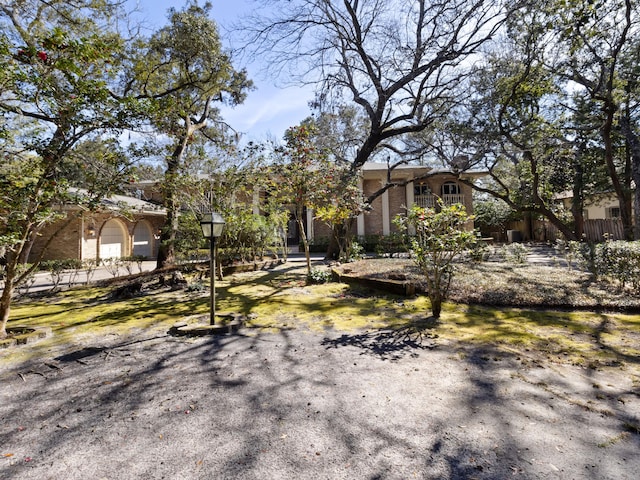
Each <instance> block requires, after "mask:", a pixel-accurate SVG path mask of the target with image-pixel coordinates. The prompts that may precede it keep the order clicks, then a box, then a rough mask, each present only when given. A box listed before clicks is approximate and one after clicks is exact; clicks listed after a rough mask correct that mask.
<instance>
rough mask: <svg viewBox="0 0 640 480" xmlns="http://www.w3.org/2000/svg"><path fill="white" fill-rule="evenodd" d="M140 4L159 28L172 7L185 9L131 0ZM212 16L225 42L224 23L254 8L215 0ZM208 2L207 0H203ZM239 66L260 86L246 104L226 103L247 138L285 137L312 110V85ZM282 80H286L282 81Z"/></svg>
mask: <svg viewBox="0 0 640 480" xmlns="http://www.w3.org/2000/svg"><path fill="white" fill-rule="evenodd" d="M129 2H130V4H132V5H134V4H136V3H137V4H138V9H139V10H140V14H139V18H140V19H142V20H144V21H145V23H147V24H149V25H150V26H152V27H154V28H157V27H161V26H163V25H165V24H166V22H167V10H168V9H169V8H171V7H175V8H177V9H181V8H182V7H183V6H184V5H185V3H186V2H185V1H184V0H129ZM211 3H212V5H213V8H212V17H213V19H214V20H215V21H216V23H218V25H219V26H220V32H221V36H222V42H223V44H225V45H227V46H228V42H226V41H225V38H224V27H225V25H230V24H231V23H232V22H234V21H237V20H238V19H239V17H240V16H241V15H242V14H243V13H248V12H250V11H251V2H250V0H211ZM200 4H204V0H201V1H200ZM234 66H235V67H236V68H243V67H244V68H246V69H247V71H248V72H249V78H251V80H253V82H254V84H255V86H256V89H255V90H253V91H251V92H249V95H248V96H247V99H246V100H245V102H244V104H242V105H239V106H237V107H234V108H227V107H223V108H222V109H221V110H222V113H223V116H224V119H225V121H226V122H227V123H228V124H229V125H231V126H232V127H233V128H234V129H235V130H237V131H239V132H242V133H243V134H244V135H243V139H244V140H254V141H260V140H264V139H266V138H267V137H268V136H273V137H275V138H276V139H278V140H281V139H282V135H283V133H284V131H285V130H286V129H287V128H288V127H290V126H293V125H297V124H298V123H300V121H301V120H303V119H304V118H305V117H307V116H309V114H310V113H311V112H310V110H309V107H308V106H307V104H308V102H309V100H311V99H312V98H313V94H312V92H311V90H310V89H308V88H307V89H302V88H300V87H288V88H280V87H278V86H277V84H278V83H279V82H278V81H277V80H276V79H267V78H265V76H264V74H263V73H262V72H261V71H260V65H256V64H249V65H246V64H243V63H238V62H235V63H234ZM280 83H282V82H280Z"/></svg>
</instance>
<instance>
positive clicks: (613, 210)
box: [606, 207, 620, 218]
mask: <svg viewBox="0 0 640 480" xmlns="http://www.w3.org/2000/svg"><path fill="white" fill-rule="evenodd" d="M606 217H607V218H620V207H609V208H607V210H606Z"/></svg>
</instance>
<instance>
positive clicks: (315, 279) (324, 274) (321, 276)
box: [307, 268, 331, 285]
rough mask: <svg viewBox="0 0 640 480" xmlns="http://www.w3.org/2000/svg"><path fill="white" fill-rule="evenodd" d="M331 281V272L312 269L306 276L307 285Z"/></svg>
mask: <svg viewBox="0 0 640 480" xmlns="http://www.w3.org/2000/svg"><path fill="white" fill-rule="evenodd" d="M330 281H331V272H330V271H329V270H324V269H320V268H312V269H311V271H310V272H309V273H308V274H307V283H308V284H310V285H313V284H318V283H328V282H330Z"/></svg>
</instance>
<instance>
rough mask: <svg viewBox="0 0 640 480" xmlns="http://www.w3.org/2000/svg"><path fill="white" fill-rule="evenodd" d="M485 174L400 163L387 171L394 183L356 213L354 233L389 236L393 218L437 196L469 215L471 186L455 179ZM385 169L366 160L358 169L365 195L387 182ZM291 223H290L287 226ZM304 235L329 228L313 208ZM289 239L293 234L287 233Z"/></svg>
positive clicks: (318, 233) (432, 202)
mask: <svg viewBox="0 0 640 480" xmlns="http://www.w3.org/2000/svg"><path fill="white" fill-rule="evenodd" d="M485 175H486V173H484V172H478V171H469V172H463V173H454V172H452V171H451V170H437V169H433V168H431V167H427V166H423V165H400V166H398V167H396V168H394V169H393V170H392V172H391V176H390V180H391V182H393V183H395V184H397V186H394V187H391V188H389V189H388V190H386V191H385V192H384V193H382V195H380V196H378V197H377V198H376V199H375V200H373V202H372V203H371V209H370V210H369V211H368V212H366V213H362V214H360V215H359V216H358V218H357V220H356V226H355V232H354V233H355V234H356V235H357V236H360V237H364V236H368V235H389V234H391V233H394V232H396V231H397V228H396V226H395V225H394V224H393V219H394V218H395V217H396V216H397V215H400V214H403V213H405V212H406V210H407V208H410V207H411V206H412V205H414V204H417V205H419V206H421V207H424V208H427V207H429V208H433V207H435V206H436V205H437V202H438V199H441V200H442V201H443V202H444V204H445V205H453V204H455V203H460V204H462V205H464V206H465V208H466V210H467V212H468V213H469V214H472V213H473V201H472V188H471V187H469V186H468V185H465V184H463V183H461V182H460V181H459V178H463V179H467V180H474V179H477V178H480V177H483V176H485ZM388 180H389V170H388V167H387V164H386V163H375V162H367V163H365V164H364V165H363V167H362V170H361V172H360V179H359V185H360V188H361V190H362V192H363V194H364V196H365V197H367V196H370V195H372V194H373V193H375V192H377V191H378V190H380V189H381V188H382V187H383V186H385V185H386V184H387V183H388ZM293 227H295V225H292V226H290V230H291V228H293ZM306 228H307V236H308V238H309V239H311V240H314V239H319V238H322V237H329V235H330V234H331V232H330V230H329V227H328V226H327V225H326V224H325V223H324V222H322V221H320V220H318V219H317V218H314V215H313V211H312V210H310V209H309V210H307V223H306ZM289 236H290V240H295V235H292V234H291V232H290V235H289Z"/></svg>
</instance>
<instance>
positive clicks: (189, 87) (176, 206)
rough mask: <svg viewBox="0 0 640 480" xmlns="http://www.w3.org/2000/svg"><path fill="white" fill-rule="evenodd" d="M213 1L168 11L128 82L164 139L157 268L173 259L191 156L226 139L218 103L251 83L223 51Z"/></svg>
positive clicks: (240, 95)
mask: <svg viewBox="0 0 640 480" xmlns="http://www.w3.org/2000/svg"><path fill="white" fill-rule="evenodd" d="M210 10H211V4H210V3H206V4H205V5H204V6H203V7H200V6H198V4H197V3H196V2H191V3H189V4H188V5H187V6H186V7H185V8H184V10H182V11H177V10H175V9H173V8H172V9H170V10H169V24H168V25H167V26H166V27H164V28H161V29H160V30H159V31H158V32H156V33H155V34H154V35H152V37H151V38H150V39H149V41H148V42H141V43H140V44H139V45H138V46H137V48H138V50H139V55H138V60H137V62H136V63H135V65H134V69H133V74H132V76H131V78H130V79H128V82H129V83H130V84H131V88H132V89H137V90H138V92H139V93H138V95H139V97H140V98H144V99H147V100H148V101H149V102H150V103H151V107H152V109H151V113H152V115H151V116H150V123H151V126H152V128H153V132H154V135H156V136H158V135H159V136H161V137H162V138H163V139H165V140H166V142H167V143H166V145H165V148H166V150H165V151H166V156H165V159H166V170H165V172H164V180H163V185H162V186H163V199H164V206H165V208H166V209H167V221H166V224H165V227H164V228H163V230H162V233H161V247H160V252H159V254H158V266H159V267H162V266H165V265H168V264H171V263H173V262H174V257H175V241H176V232H177V231H178V215H179V211H180V208H181V204H182V200H183V199H182V198H181V195H180V192H181V191H184V190H185V189H184V188H183V187H184V185H183V181H184V180H185V174H186V173H188V175H187V176H186V179H187V180H188V179H189V178H191V169H190V165H189V163H188V161H187V160H188V156H189V155H192V156H195V157H202V156H204V155H205V153H204V152H206V148H205V147H204V146H203V145H204V144H206V142H214V143H216V142H217V143H222V142H224V141H225V139H224V130H225V128H226V125H225V124H224V123H223V122H222V120H221V118H220V116H219V112H218V110H217V109H216V108H215V107H214V104H215V102H228V103H230V104H238V103H241V102H242V101H243V100H244V97H245V95H246V91H247V89H249V88H250V87H251V82H250V81H249V80H247V77H246V72H245V71H243V70H240V71H238V70H235V69H234V68H233V66H232V63H231V59H230V58H229V56H228V55H227V54H226V53H225V52H224V51H223V49H222V45H221V42H220V37H219V34H218V30H217V27H216V24H215V22H213V20H211V19H210V18H208V14H209V12H210Z"/></svg>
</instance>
